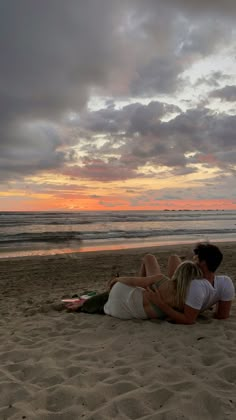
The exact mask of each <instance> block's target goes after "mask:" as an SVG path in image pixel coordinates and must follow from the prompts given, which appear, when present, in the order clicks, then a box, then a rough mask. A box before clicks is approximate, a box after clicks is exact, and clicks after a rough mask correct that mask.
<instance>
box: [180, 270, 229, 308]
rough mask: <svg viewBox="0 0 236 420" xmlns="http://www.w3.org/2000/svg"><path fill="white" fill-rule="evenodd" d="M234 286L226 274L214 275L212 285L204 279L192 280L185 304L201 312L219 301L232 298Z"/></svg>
mask: <svg viewBox="0 0 236 420" xmlns="http://www.w3.org/2000/svg"><path fill="white" fill-rule="evenodd" d="M234 296H235V288H234V285H233V282H232V280H231V278H230V277H228V276H215V279H214V286H213V285H212V284H211V283H210V282H209V281H208V280H206V279H201V280H192V282H191V284H190V287H189V290H188V293H187V297H186V300H185V304H186V305H188V306H191V308H194V309H198V310H200V311H201V312H202V311H204V310H205V309H208V308H210V307H211V306H212V305H214V304H216V303H217V302H219V301H220V300H221V301H230V300H233V299H234Z"/></svg>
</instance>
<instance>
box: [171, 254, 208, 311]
mask: <svg viewBox="0 0 236 420" xmlns="http://www.w3.org/2000/svg"><path fill="white" fill-rule="evenodd" d="M202 277H203V275H202V272H201V270H200V268H199V267H198V266H197V265H196V264H195V263H194V262H192V261H184V262H182V263H181V264H180V265H179V266H178V267H177V268H176V270H175V272H174V274H173V276H172V278H171V280H172V281H174V282H175V287H176V304H177V307H178V308H182V307H183V305H184V301H185V297H186V294H187V291H188V288H189V286H190V283H191V281H192V280H193V279H200V278H202Z"/></svg>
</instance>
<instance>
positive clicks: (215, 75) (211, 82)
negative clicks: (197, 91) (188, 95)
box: [195, 71, 229, 87]
mask: <svg viewBox="0 0 236 420" xmlns="http://www.w3.org/2000/svg"><path fill="white" fill-rule="evenodd" d="M228 79H229V76H227V75H225V74H223V73H222V72H220V71H216V72H212V73H211V74H210V75H209V76H205V77H200V78H199V79H198V80H197V81H196V83H195V86H196V87H198V86H200V85H208V86H210V87H219V86H220V83H224V82H226V81H227V80H228Z"/></svg>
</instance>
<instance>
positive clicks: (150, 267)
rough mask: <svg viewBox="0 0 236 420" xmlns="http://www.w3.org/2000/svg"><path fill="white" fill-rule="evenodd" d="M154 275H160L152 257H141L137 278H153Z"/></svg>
mask: <svg viewBox="0 0 236 420" xmlns="http://www.w3.org/2000/svg"><path fill="white" fill-rule="evenodd" d="M155 274H161V269H160V266H159V264H158V262H157V259H156V257H155V256H154V255H152V254H147V255H145V256H144V257H143V260H142V265H141V267H140V270H139V276H140V277H147V276H154V275H155Z"/></svg>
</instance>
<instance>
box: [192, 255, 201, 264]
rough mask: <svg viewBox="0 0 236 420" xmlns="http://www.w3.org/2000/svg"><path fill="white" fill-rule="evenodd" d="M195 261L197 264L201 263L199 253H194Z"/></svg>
mask: <svg viewBox="0 0 236 420" xmlns="http://www.w3.org/2000/svg"><path fill="white" fill-rule="evenodd" d="M193 262H194V263H195V264H197V265H199V263H200V261H199V258H198V255H197V254H194V255H193Z"/></svg>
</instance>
